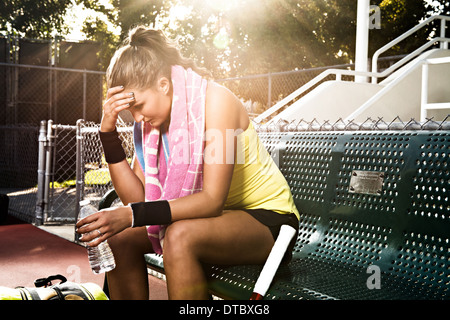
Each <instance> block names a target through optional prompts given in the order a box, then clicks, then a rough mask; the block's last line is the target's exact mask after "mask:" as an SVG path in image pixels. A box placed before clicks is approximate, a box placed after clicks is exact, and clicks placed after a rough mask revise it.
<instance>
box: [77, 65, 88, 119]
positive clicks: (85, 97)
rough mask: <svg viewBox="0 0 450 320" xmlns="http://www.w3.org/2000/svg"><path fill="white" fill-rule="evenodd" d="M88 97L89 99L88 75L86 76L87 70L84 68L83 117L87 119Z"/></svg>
mask: <svg viewBox="0 0 450 320" xmlns="http://www.w3.org/2000/svg"><path fill="white" fill-rule="evenodd" d="M86 99H87V76H86V70H84V72H83V119H87V118H86V108H87V101H86ZM77 123H78V122H77Z"/></svg>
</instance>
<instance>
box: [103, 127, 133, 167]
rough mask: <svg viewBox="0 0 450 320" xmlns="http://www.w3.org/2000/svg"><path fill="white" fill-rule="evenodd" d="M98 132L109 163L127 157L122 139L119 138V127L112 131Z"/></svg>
mask: <svg viewBox="0 0 450 320" xmlns="http://www.w3.org/2000/svg"><path fill="white" fill-rule="evenodd" d="M98 134H99V137H100V141H101V143H102V147H103V152H104V153H105V160H106V162H107V163H110V164H111V163H118V162H120V161H122V160H124V159H126V157H127V156H126V154H125V151H123V148H122V140H120V138H119V133H118V132H117V129H114V131H111V132H101V131H100V130H98Z"/></svg>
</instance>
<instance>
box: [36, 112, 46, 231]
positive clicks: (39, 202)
mask: <svg viewBox="0 0 450 320" xmlns="http://www.w3.org/2000/svg"><path fill="white" fill-rule="evenodd" d="M46 127H47V121H45V120H42V121H41V126H40V128H39V138H38V141H39V158H38V172H37V174H38V191H37V199H36V211H35V217H34V224H36V225H41V224H42V223H43V212H44V205H45V199H44V188H45V187H44V186H45V156H46V150H45V143H46V142H47V128H46Z"/></svg>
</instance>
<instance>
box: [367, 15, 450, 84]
mask: <svg viewBox="0 0 450 320" xmlns="http://www.w3.org/2000/svg"><path fill="white" fill-rule="evenodd" d="M434 20H441V26H440V33H439V38H445V27H446V23H447V21H450V17H449V16H442V15H438V16H432V17H430V18H428V19H426V20H424V21H423V22H422V23H420V24H418V25H417V26H415V27H413V28H411V29H410V30H408V31H406V32H405V33H404V34H402V35H401V36H399V37H397V38H395V39H394V40H392V41H391V42H389V43H387V44H386V45H384V46H383V47H381V48H380V49H378V50H377V51H375V53H374V54H373V57H372V72H374V73H376V72H377V70H378V58H379V57H380V55H381V54H382V53H384V52H386V51H388V50H389V49H391V48H392V47H393V46H395V45H397V44H398V43H400V42H402V41H403V40H405V39H406V38H408V37H409V36H411V35H412V34H414V33H416V32H417V31H419V30H420V29H422V28H423V27H425V26H426V25H428V24H429V23H430V22H432V21H434ZM421 48H422V47H421ZM421 48H419V49H418V50H416V51H414V52H412V53H411V55H414V56H417V55H418V54H420V53H421V52H423V51H424V50H420V49H421ZM440 48H441V49H448V42H445V41H441V42H440ZM372 83H377V82H376V78H372Z"/></svg>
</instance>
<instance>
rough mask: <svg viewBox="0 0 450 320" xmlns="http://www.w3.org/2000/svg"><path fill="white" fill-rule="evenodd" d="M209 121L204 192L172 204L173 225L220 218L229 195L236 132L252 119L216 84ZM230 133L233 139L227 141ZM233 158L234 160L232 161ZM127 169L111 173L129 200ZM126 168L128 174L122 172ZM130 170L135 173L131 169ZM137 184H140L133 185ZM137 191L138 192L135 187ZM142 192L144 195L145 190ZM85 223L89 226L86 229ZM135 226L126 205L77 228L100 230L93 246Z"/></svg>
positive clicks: (209, 105)
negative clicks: (125, 180)
mask: <svg viewBox="0 0 450 320" xmlns="http://www.w3.org/2000/svg"><path fill="white" fill-rule="evenodd" d="M205 119H206V121H205V122H206V126H205V130H206V141H205V153H206V154H205V162H204V165H203V190H202V191H200V192H198V193H195V194H192V195H188V196H186V197H182V198H178V199H173V200H170V201H169V206H170V214H171V221H172V222H173V221H177V220H182V219H195V218H207V217H213V216H217V215H220V214H221V213H222V211H223V206H224V204H225V201H226V199H227V196H228V191H229V188H230V184H231V178H232V175H233V169H234V163H233V162H234V159H235V153H236V151H235V149H236V137H235V134H234V133H235V132H236V130H240V131H244V130H245V129H247V127H248V125H249V121H250V120H249V118H248V115H247V112H246V110H245V109H244V107H243V106H242V103H241V102H240V101H239V100H238V99H237V98H236V97H235V96H234V95H233V94H232V93H231V92H230V91H228V90H227V89H225V88H224V87H221V86H218V85H215V84H213V85H209V86H208V89H207V95H206V114H205ZM227 131H228V132H227ZM227 134H228V136H229V137H230V136H231V137H233V138H232V139H227ZM227 140H228V141H227ZM227 159H228V161H227ZM230 159H232V160H233V161H230ZM230 162H231V163H230ZM135 164H136V166H135V168H136V167H139V165H137V163H136V161H135ZM126 168H127V167H126V166H125V165H124V164H121V163H119V164H118V165H117V166H113V167H112V168H111V169H112V171H111V172H112V177H113V176H114V178H113V179H114V180H116V181H119V183H117V182H115V184H114V186H115V187H116V184H117V188H118V189H120V191H119V192H123V196H124V197H125V198H128V197H129V199H131V198H133V197H134V196H133V195H132V193H133V192H135V191H132V192H129V191H127V190H126V188H127V184H125V185H122V183H121V182H122V181H123V180H124V179H125V177H131V175H129V173H127V171H126V170H127V169H126ZM122 169H123V170H125V172H121V170H122ZM128 169H129V167H128ZM129 170H130V171H131V169H129ZM136 170H137V169H136ZM141 173H142V172H141ZM135 176H136V177H137V179H139V180H141V179H142V176H139V174H137V175H135ZM133 185H137V184H136V183H135V182H133ZM141 185H142V181H141ZM122 188H123V189H122ZM133 190H135V189H134V188H133ZM142 192H144V190H143V189H142ZM141 196H142V195H140V196H139V197H141ZM125 201H126V200H125ZM140 201H143V200H140ZM126 202H127V201H126ZM129 202H133V201H129ZM148 215H149V216H151V215H152V213H151V212H149V213H148ZM84 224H89V225H87V226H83V225H84ZM131 224H132V210H131V207H129V206H126V207H119V208H109V209H104V210H102V211H100V212H97V213H95V214H93V215H91V216H89V217H87V218H85V219H83V220H82V221H80V222H78V223H77V228H79V229H78V232H79V233H86V232H91V231H93V230H95V229H98V230H100V231H101V232H102V233H103V235H102V236H101V237H98V238H97V239H96V240H95V241H92V242H91V243H89V245H91V246H96V245H98V244H99V243H100V242H102V241H104V240H106V239H107V238H109V237H111V236H112V235H114V234H116V233H118V232H121V231H122V230H124V229H125V228H128V227H130V226H131ZM148 224H151V223H148ZM82 226H83V227H82ZM95 237H96V235H95V233H94V234H90V235H87V236H86V237H85V238H84V237H83V241H86V242H89V241H91V240H93V239H94V238H95Z"/></svg>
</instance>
